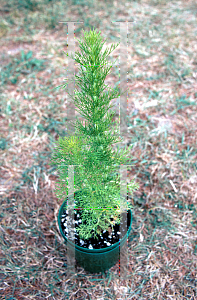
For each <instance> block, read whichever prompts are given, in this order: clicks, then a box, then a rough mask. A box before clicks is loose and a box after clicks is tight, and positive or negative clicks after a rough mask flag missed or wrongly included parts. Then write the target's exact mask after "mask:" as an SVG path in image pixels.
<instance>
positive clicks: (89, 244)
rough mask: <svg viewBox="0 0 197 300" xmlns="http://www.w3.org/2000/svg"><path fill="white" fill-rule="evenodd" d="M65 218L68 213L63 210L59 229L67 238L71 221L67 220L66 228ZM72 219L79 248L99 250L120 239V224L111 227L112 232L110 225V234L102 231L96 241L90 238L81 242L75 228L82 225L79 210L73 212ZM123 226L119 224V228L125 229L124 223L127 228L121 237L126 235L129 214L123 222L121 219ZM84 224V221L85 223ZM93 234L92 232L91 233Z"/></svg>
mask: <svg viewBox="0 0 197 300" xmlns="http://www.w3.org/2000/svg"><path fill="white" fill-rule="evenodd" d="M67 216H68V213H67V211H66V210H65V209H64V208H63V210H62V215H61V227H62V231H63V233H64V234H65V236H66V237H67V235H68V228H70V227H71V221H70V220H69V222H68V226H67ZM74 219H75V228H74V231H75V244H76V245H78V246H80V247H84V248H88V249H101V248H106V247H108V246H111V245H113V244H115V243H117V242H119V237H120V224H119V225H118V224H116V225H114V226H113V231H112V227H111V225H110V226H109V228H110V230H109V231H110V232H111V233H109V232H108V231H106V230H103V231H102V232H101V234H100V235H97V237H98V239H96V238H94V237H92V238H89V239H86V240H82V239H80V238H79V236H78V233H77V232H76V228H77V227H79V225H80V224H81V223H82V221H81V212H80V211H79V210H77V211H76V210H75V215H74ZM111 221H113V219H111ZM123 222H124V223H123V225H122V224H121V227H122V228H123V229H124V228H125V227H126V223H127V227H126V231H125V230H123V236H124V235H125V234H126V233H127V230H128V228H129V224H130V216H129V214H127V218H125V220H124V219H123ZM85 224H87V223H86V221H85ZM92 232H94V231H92Z"/></svg>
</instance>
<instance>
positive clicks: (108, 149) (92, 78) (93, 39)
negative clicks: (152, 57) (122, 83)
mask: <svg viewBox="0 0 197 300" xmlns="http://www.w3.org/2000/svg"><path fill="white" fill-rule="evenodd" d="M104 42H105V41H104ZM104 42H102V38H101V37H100V32H99V33H97V32H96V30H94V29H93V31H91V30H90V31H89V32H84V42H83V41H79V43H80V49H81V53H80V52H76V57H75V58H73V59H74V60H75V61H76V62H77V63H79V65H80V72H79V75H80V76H77V75H75V80H76V81H75V82H76V84H77V85H78V87H80V90H79V89H76V91H75V96H74V97H73V96H72V95H70V94H69V95H70V97H71V99H73V101H74V103H75V105H76V106H77V107H78V109H79V111H80V114H81V115H82V116H84V118H85V120H86V121H85V126H84V125H83V123H81V122H80V121H79V120H78V118H77V121H76V124H75V136H70V137H65V138H61V137H60V138H59V140H58V141H57V142H56V143H57V148H56V152H55V153H54V155H53V158H52V164H56V165H58V171H59V174H60V182H59V188H58V189H56V194H57V197H58V198H59V199H60V198H61V199H62V198H63V199H65V200H66V198H67V193H66V190H67V189H66V187H65V181H66V180H67V177H68V166H69V165H75V191H77V190H78V191H81V193H80V196H79V199H78V200H77V201H78V202H77V207H79V208H81V209H82V224H81V225H80V226H79V228H78V233H79V236H80V237H81V238H83V239H87V238H90V237H92V236H93V234H92V233H91V231H92V230H94V237H95V236H96V234H99V233H101V230H106V229H108V228H109V225H112V227H113V225H115V223H116V224H120V222H121V218H120V214H121V213H122V212H123V211H127V209H128V208H132V206H131V205H130V204H129V203H126V204H125V207H124V209H123V210H121V208H120V203H121V200H123V199H121V196H120V175H119V174H118V173H117V172H116V169H117V167H118V166H120V165H121V164H126V163H127V161H128V160H129V158H127V157H126V156H127V155H128V153H129V150H130V149H131V147H132V146H130V147H129V149H128V150H126V149H125V150H122V151H121V150H120V149H119V150H120V151H119V152H118V151H114V150H113V149H112V144H113V143H118V142H120V138H118V137H117V132H116V131H114V132H113V134H112V133H111V132H110V129H111V127H112V125H115V124H116V127H117V126H118V124H117V123H116V122H112V118H113V116H114V114H115V112H111V113H109V112H108V110H109V108H110V107H112V106H109V102H110V101H111V100H112V99H114V98H117V97H118V96H119V92H118V89H117V88H116V89H114V90H110V89H107V91H105V92H104V90H105V88H107V87H108V86H107V85H105V84H104V80H105V78H106V76H107V75H108V74H109V71H110V69H111V67H112V66H109V67H107V57H108V56H109V54H110V53H111V52H112V51H113V50H114V49H115V48H116V47H117V46H118V45H113V46H111V48H110V49H106V50H105V51H104V52H102V51H101V50H102V47H103V44H104ZM66 85H67V84H65V85H61V86H63V87H64V88H65V87H66ZM57 88H59V86H58V87H57ZM71 123H72V122H71ZM117 174H118V175H117ZM67 186H68V185H67ZM127 187H128V189H129V191H130V192H131V193H132V192H133V191H134V190H135V189H137V188H139V186H138V184H136V183H134V182H133V181H132V182H130V184H128V186H127ZM68 207H69V205H68ZM111 218H112V219H113V221H111V220H110V219H111ZM85 220H86V221H87V225H85V224H84V221H85Z"/></svg>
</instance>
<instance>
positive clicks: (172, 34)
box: [0, 0, 197, 300]
mask: <svg viewBox="0 0 197 300" xmlns="http://www.w3.org/2000/svg"><path fill="white" fill-rule="evenodd" d="M9 1H11V0H8V1H3V2H5V3H3V6H2V8H1V9H0V16H1V18H0V66H1V70H0V94H1V105H0V106H1V111H0V128H1V135H0V158H1V161H0V204H1V212H0V300H8V299H9V300H25V299H28V300H30V299H33V300H43V299H47V300H65V299H68V300H76V299H80V300H82V299H83V300H84V299H91V300H94V299H96V300H107V299H110V300H111V299H115V300H120V299H121V300H122V299H129V300H131V299H132V300H149V299H151V300H152V299H157V300H166V299H167V300H171V299H173V300H174V299H175V300H177V299H178V300H179V299H180V300H189V299H190V300H196V299H197V165H196V162H197V144H196V142H197V84H196V78H197V77H196V76H197V75H196V8H197V6H196V1H192V0H188V1H163V0H147V1H145V0H139V1H127V2H128V3H127V2H124V1H123V2H122V1H113V5H112V1H110V0H107V1H105V4H104V1H97V0H95V1H91V3H90V2H89V1H88V0H86V1H85V4H84V2H83V1H82V2H83V4H81V5H80V4H74V0H73V1H70V2H71V3H70V5H67V1H66V2H65V1H53V5H54V6H53V14H52V13H51V11H52V10H51V9H52V8H51V6H50V5H51V4H50V3H49V4H48V5H47V4H46V3H45V4H44V3H43V1H42V0H40V1H39V5H38V7H37V8H34V7H33V8H32V7H29V10H28V8H24V7H22V8H19V9H18V8H16V7H15V5H16V4H14V3H13V2H14V1H11V2H10V3H12V5H10V6H9V5H8V2H9ZM16 2H17V1H16ZM22 2H23V1H20V3H22ZM30 2H31V1H30ZM30 2H28V3H30ZM49 2H50V1H49ZM21 5H22V4H21ZM29 5H30V4H29ZM86 5H87V6H86ZM104 5H105V9H103V7H104ZM26 6H27V7H28V4H27V2H26ZM38 8H39V9H38ZM31 9H32V10H31ZM43 12H44V13H43ZM60 12H61V13H62V14H64V17H65V18H63V16H62V15H61V18H60V15H59V13H60ZM98 17H99V18H98ZM55 18H56V19H55ZM111 18H113V21H115V20H119V19H121V18H122V19H123V20H132V18H134V19H135V20H136V25H135V27H134V29H135V30H131V29H130V31H129V32H130V33H129V36H128V39H129V41H130V43H129V47H128V49H127V48H126V47H125V49H123V50H124V51H125V59H126V57H128V73H129V75H128V88H129V95H128V115H127V119H128V122H127V124H128V128H129V135H128V138H125V143H126V144H127V143H128V144H129V143H132V144H133V148H132V151H131V156H132V157H134V161H133V163H134V167H131V168H130V169H128V174H127V176H128V180H129V179H131V178H133V177H134V176H136V181H137V182H139V184H140V188H139V190H138V191H136V192H135V194H134V195H133V197H131V195H128V196H129V201H130V202H131V203H132V204H133V206H134V209H133V223H132V230H131V234H130V236H129V238H128V257H124V258H125V259H127V258H128V262H129V263H128V270H127V272H125V273H126V275H125V276H123V277H122V278H120V277H119V262H117V264H116V265H115V266H113V267H112V268H111V269H110V270H109V271H108V272H106V273H105V274H90V273H88V272H86V271H84V269H83V268H82V267H80V266H78V265H76V273H75V274H69V275H68V273H69V272H68V268H67V248H66V246H65V244H64V242H63V239H62V237H61V236H60V235H59V231H58V228H57V213H58V209H59V207H60V205H61V203H60V202H58V201H57V197H56V195H55V193H54V188H55V183H56V182H57V181H58V176H57V172H56V170H55V169H52V168H51V167H50V166H49V162H50V157H51V152H52V145H53V143H54V141H55V140H57V138H58V136H59V135H60V134H62V135H63V133H64V131H65V127H66V122H67V121H68V120H67V112H66V108H67V105H68V104H67V99H66V92H65V91H64V90H58V91H52V88H53V87H55V86H58V85H60V84H63V79H64V78H65V77H66V75H65V68H66V67H67V66H68V60H67V58H65V56H63V55H62V54H61V53H62V50H64V51H66V46H65V43H66V33H65V27H64V25H62V24H61V25H57V27H56V29H57V30H54V29H51V27H50V26H52V25H53V22H54V23H55V22H56V21H57V22H58V21H59V20H84V21H85V20H86V25H84V27H83V26H82V28H84V29H88V28H87V27H88V26H87V24H89V25H90V24H91V25H92V26H96V27H98V28H99V29H100V30H101V31H102V34H104V35H105V38H107V40H108V39H109V43H108V46H110V45H111V44H112V43H115V42H119V31H118V29H117V28H118V27H117V28H116V29H115V26H111V25H110V24H111V21H112V19H111ZM98 19H99V20H101V22H100V23H98ZM10 20H12V22H11V21H10ZM55 20H56V21H55ZM10 22H11V23H10ZM57 22H56V23H57ZM88 22H89V23H88ZM95 24H99V25H98V26H97V25H95ZM48 25H50V26H49V27H48ZM58 26H59V27H58ZM80 26H81V25H79V27H80ZM110 26H111V27H110ZM109 27H110V28H109ZM36 28H37V29H38V30H37V31H36ZM52 28H53V27H52ZM76 28H78V27H76ZM30 32H32V33H31V34H30ZM76 38H80V33H79V32H78V31H76ZM115 39H116V40H115ZM22 49H23V50H24V52H25V53H28V51H32V52H33V58H36V59H38V60H39V59H46V60H47V61H46V64H45V66H44V69H39V66H38V65H37V66H36V67H35V66H34V67H35V68H34V69H33V67H32V65H29V69H25V66H26V65H25V64H24V61H22V60H21V55H20V51H21V50H22ZM76 50H77V49H76ZM118 55H119V50H117V52H114V53H113V61H114V60H115V59H116V58H117V57H118ZM16 59H17V60H18V62H19V64H16ZM9 64H10V65H9ZM126 66H127V64H126V61H125V62H122V67H124V68H126ZM17 69H18V71H17ZM76 71H77V69H76ZM17 74H18V75H19V77H18V81H17V82H16V83H12V82H11V81H10V80H12V81H13V82H14V78H15V76H16V75H17ZM117 74H118V73H117V69H116V68H115V67H114V69H113V73H112V75H111V76H109V77H108V78H107V80H106V84H109V85H110V86H111V87H113V86H114V85H115V84H117V83H118V81H119V78H118V75H117ZM112 104H114V105H115V107H116V109H117V114H116V120H118V118H119V116H118V111H119V106H118V101H117V99H115V100H114V101H113V103H112ZM125 271H126V270H125Z"/></svg>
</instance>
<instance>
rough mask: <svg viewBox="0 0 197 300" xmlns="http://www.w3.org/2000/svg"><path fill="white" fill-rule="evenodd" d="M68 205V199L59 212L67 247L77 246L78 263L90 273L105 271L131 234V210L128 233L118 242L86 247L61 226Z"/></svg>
mask: <svg viewBox="0 0 197 300" xmlns="http://www.w3.org/2000/svg"><path fill="white" fill-rule="evenodd" d="M66 205H67V200H65V201H64V202H63V204H62V205H61V207H60V210H59V213H58V225H59V230H60V233H61V235H62V236H63V238H64V240H65V243H66V244H67V247H70V248H71V249H72V250H74V248H75V259H76V261H77V263H78V264H79V265H80V266H82V267H83V268H84V269H85V270H86V271H88V272H90V273H100V272H102V273H103V272H104V271H106V270H108V269H110V268H111V267H113V266H114V265H115V264H116V263H117V261H118V260H119V253H120V249H121V248H122V246H123V245H124V244H125V242H126V241H127V237H128V236H129V234H130V231H131V224H132V213H131V210H128V211H127V218H128V219H127V226H128V225H129V228H128V230H127V233H126V234H125V235H124V237H123V238H122V239H121V240H120V242H117V243H115V244H113V245H111V246H107V247H106V248H102V249H88V248H85V247H81V246H78V245H76V244H74V243H72V242H71V241H70V240H68V239H67V238H66V235H65V234H64V232H63V230H62V226H61V218H62V215H63V211H64V210H65V206H66Z"/></svg>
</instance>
